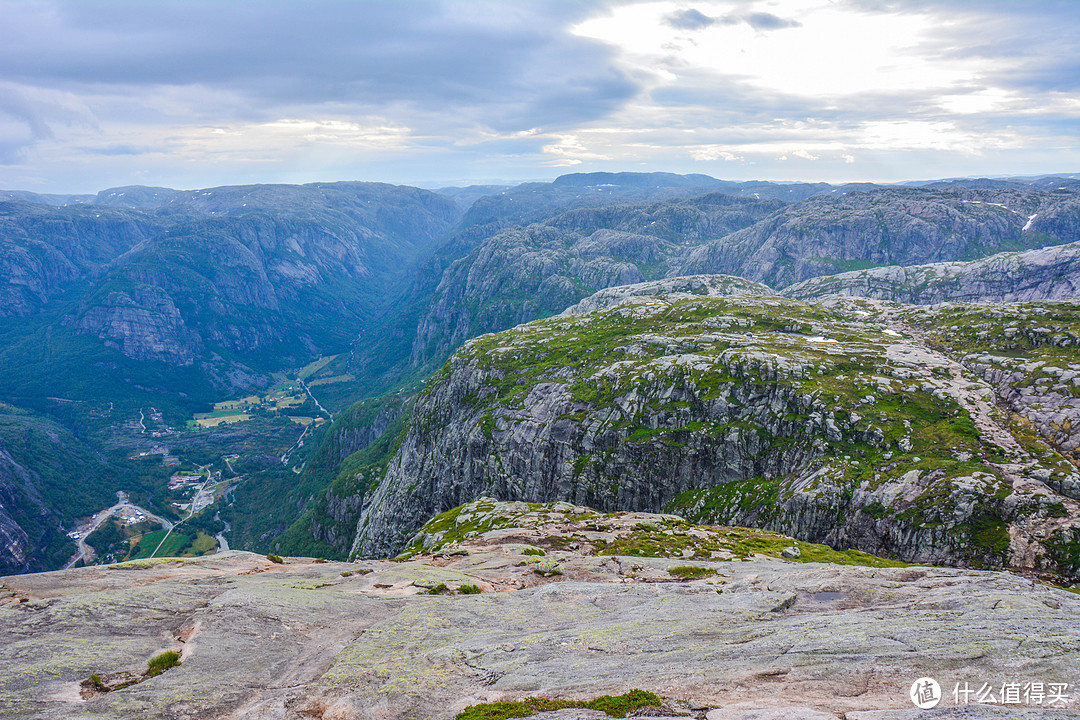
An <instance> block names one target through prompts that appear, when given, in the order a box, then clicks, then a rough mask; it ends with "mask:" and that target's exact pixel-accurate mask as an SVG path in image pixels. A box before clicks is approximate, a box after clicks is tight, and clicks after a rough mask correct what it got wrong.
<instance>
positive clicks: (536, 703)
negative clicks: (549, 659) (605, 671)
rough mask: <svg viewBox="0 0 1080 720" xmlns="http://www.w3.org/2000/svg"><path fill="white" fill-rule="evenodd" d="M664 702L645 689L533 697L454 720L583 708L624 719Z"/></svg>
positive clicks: (470, 710) (499, 719)
mask: <svg viewBox="0 0 1080 720" xmlns="http://www.w3.org/2000/svg"><path fill="white" fill-rule="evenodd" d="M662 704H663V703H662V702H661V700H660V698H659V697H658V696H657V695H654V694H653V693H650V692H645V691H644V690H631V691H630V692H628V693H625V694H623V695H614V696H612V695H602V696H600V697H598V698H595V699H593V700H556V699H552V698H545V697H530V698H526V699H524V700H519V701H517V702H496V703H484V704H483V705H470V706H469V707H467V708H465V710H463V711H462V712H460V713H458V714H457V717H456V719H455V720H505V719H506V718H521V717H529V716H530V715H535V714H537V713H541V712H551V711H554V710H564V709H567V708H580V709H587V710H599V711H600V712H603V713H605V714H607V715H608V717H616V718H624V717H626V716H627V715H629V714H630V713H631V712H634V711H636V710H642V709H644V708H647V707H660V706H661V705H662Z"/></svg>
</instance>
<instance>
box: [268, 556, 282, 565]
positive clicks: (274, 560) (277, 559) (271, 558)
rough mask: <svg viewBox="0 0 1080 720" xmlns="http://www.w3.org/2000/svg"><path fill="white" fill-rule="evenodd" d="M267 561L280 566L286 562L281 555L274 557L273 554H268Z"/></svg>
mask: <svg viewBox="0 0 1080 720" xmlns="http://www.w3.org/2000/svg"><path fill="white" fill-rule="evenodd" d="M266 559H267V560H269V561H270V562H272V563H277V564H279V565H282V564H284V563H285V560H284V559H283V558H282V557H281V556H280V555H274V554H273V553H270V554H268V555H267V556H266Z"/></svg>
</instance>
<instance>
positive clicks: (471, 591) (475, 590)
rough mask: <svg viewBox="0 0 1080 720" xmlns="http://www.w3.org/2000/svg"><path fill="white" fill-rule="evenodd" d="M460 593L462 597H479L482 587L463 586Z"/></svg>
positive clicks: (459, 589)
mask: <svg viewBox="0 0 1080 720" xmlns="http://www.w3.org/2000/svg"><path fill="white" fill-rule="evenodd" d="M458 592H459V593H461V594H462V595H479V594H480V586H479V585H462V586H460V587H458Z"/></svg>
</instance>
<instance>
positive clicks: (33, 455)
mask: <svg viewBox="0 0 1080 720" xmlns="http://www.w3.org/2000/svg"><path fill="white" fill-rule="evenodd" d="M1078 241H1080V181H1077V180H1075V179H1073V178H1064V177H1047V178H1038V179H1008V180H986V179H958V180H952V181H943V182H934V183H924V184H921V185H916V184H908V185H903V186H879V185H872V184H855V185H828V184H825V183H802V184H799V183H796V184H781V183H766V182H755V183H734V182H727V181H721V180H716V179H714V178H709V177H707V176H699V175H691V176H679V175H671V174H663V173H592V174H581V175H567V176H563V177H560V178H558V179H556V180H555V181H553V182H551V183H528V184H525V185H521V186H516V187H504V186H479V187H477V186H474V187H470V188H444V189H442V190H440V191H427V190H421V189H418V188H409V187H400V186H390V185H383V184H378V183H314V184H309V185H301V186H288V185H254V186H238V187H222V188H210V189H205V190H194V191H178V190H171V189H167V188H146V187H125V188H114V189H111V190H105V191H102V192H101V193H98V194H97V195H85V196H45V195H35V194H33V193H26V192H5V193H0V368H2V369H3V372H2V373H0V402H2V403H3V405H2V406H0V409H2V410H3V413H4V414H3V417H4V418H5V420H4V423H5V424H4V428H5V431H4V434H3V436H0V498H3V511H2V512H0V569H3V570H7V571H10V572H25V571H32V570H43V569H51V568H55V567H59V565H60V564H62V561H63V560H66V559H67V557H68V556H70V555H71V554H72V553H74V550H75V547H74V544H73V542H72V541H71V540H69V539H68V534H69V533H70V532H71V531H72V529H74V528H75V527H76V525H77V524H78V522H79V521H81V520H83V519H85V518H87V517H88V516H89V515H91V514H93V512H94V511H96V510H101V509H104V508H106V507H108V506H109V505H110V504H111V503H112V502H113V498H115V497H116V493H117V492H118V491H121V492H124V493H126V494H127V496H129V497H132V498H133V499H134V500H135V501H137V502H138V503H140V504H141V505H142V506H143V507H146V508H149V509H150V510H153V511H155V512H157V513H159V514H162V515H164V516H167V517H171V518H173V520H176V521H179V520H185V518H184V515H185V513H188V512H190V513H191V514H192V515H193V516H194V515H195V511H194V506H195V505H194V504H193V503H194V500H192V499H191V498H188V500H187V501H186V502H187V503H188V505H186V509H179V508H177V507H174V504H176V505H180V506H184V505H185V503H184V502H180V501H179V500H180V498H179V497H178V496H177V495H176V494H175V492H173V491H171V490H169V489H168V488H166V486H165V484H166V482H167V481H168V480H169V478H170V477H173V476H174V475H175V474H176V473H177V472H178V471H177V470H176V469H175V467H179V468H181V469H183V468H190V471H191V472H202V471H201V470H199V468H205V469H206V472H208V473H212V472H215V471H220V472H221V473H222V474H221V475H220V477H221V484H220V486H219V485H215V487H217V488H218V489H217V490H216V491H215V494H214V496H213V502H212V503H211V504H210V505H208V506H205V507H204V508H201V509H200V512H201V513H203V514H204V515H205V517H204V520H205V523H206V527H205V530H206V531H207V532H210V531H211V530H212V531H214V532H222V533H225V534H224V535H223V537H227V538H229V542H230V543H231V544H232V546H233V547H239V548H243V549H251V550H257V551H261V552H266V551H274V552H279V553H286V554H290V553H291V554H308V555H312V556H316V555H322V556H324V557H335V558H340V559H344V558H346V557H348V556H350V555H352V556H385V555H388V554H394V553H397V552H399V551H400V550H402V549H403V548H404V547H405V546H406V545H407V543H408V541H409V540H410V538H411V537H412V535H413V534H414V533H415V532H416V530H417V529H418V528H419V527H420V526H421V525H423V523H424V522H426V521H427V520H428V519H429V518H430V517H431V516H432V515H434V514H437V513H439V512H442V511H445V510H449V509H450V508H452V507H454V506H456V505H460V504H461V503H465V502H470V501H472V500H475V499H476V498H478V497H480V496H482V495H488V496H494V497H498V498H500V499H503V500H528V501H538V502H539V501H543V502H551V501H556V500H565V501H570V502H573V503H578V504H583V505H591V506H593V507H596V508H598V509H601V510H605V511H615V510H634V511H648V512H679V513H681V514H683V515H685V516H687V517H688V518H691V519H693V520H695V521H700V522H711V523H716V522H719V523H738V524H742V525H752V526H756V527H763V528H768V529H770V530H775V531H779V532H783V533H787V534H790V535H793V536H795V537H797V538H799V539H801V540H806V541H809V542H824V543H828V544H830V545H833V546H838V547H839V546H843V547H853V548H858V549H860V550H866V551H869V552H874V553H877V554H882V555H886V556H889V557H894V558H896V559H898V560H905V561H917V562H924V561H925V562H935V563H944V564H953V565H965V566H980V567H995V568H996V567H1016V568H1027V569H1029V570H1031V571H1033V572H1042V573H1048V574H1052V575H1054V576H1057V577H1061V578H1067V579H1071V578H1075V577H1076V573H1077V571H1078V569H1080V560H1077V559H1076V556H1075V555H1076V552H1077V551H1076V548H1077V547H1080V544H1078V543H1080V529H1078V527H1077V526H1075V525H1074V524H1073V521H1074V520H1077V519H1080V515H1078V514H1077V510H1076V502H1077V501H1080V491H1078V490H1077V487H1078V481H1077V477H1078V475H1077V472H1076V469H1075V466H1074V465H1073V462H1074V460H1075V457H1074V455H1073V453H1074V451H1075V447H1076V445H1075V438H1074V435H1073V432H1072V430H1071V428H1072V427H1073V426H1074V425H1075V426H1077V427H1080V424H1077V423H1078V422H1080V418H1074V417H1073V415H1074V414H1075V413H1076V412H1077V410H1078V407H1080V406H1078V401H1077V400H1076V394H1075V392H1074V388H1075V387H1076V386H1075V385H1074V384H1073V382H1072V379H1073V377H1074V376H1075V377H1080V374H1078V373H1080V358H1078V357H1076V356H1075V352H1076V350H1075V347H1076V345H1075V343H1076V341H1077V340H1076V338H1077V337H1080V327H1075V326H1074V324H1073V323H1074V313H1073V302H1074V300H1073V298H1074V297H1075V295H1076V290H1075V288H1076V287H1077V283H1078V282H1080V279H1078V278H1077V274H1076V259H1075V258H1076V253H1077V249H1076V247H1077V246H1076V244H1075V243H1077V242H1078ZM941 303H959V304H953V305H941ZM927 306H929V307H927ZM943 326H944V327H949V328H952V329H951V331H949V332H945V333H943V332H941V328H942V327H943ZM492 333H494V334H492ZM288 393H293V395H288ZM286 395H288V397H290V398H294V399H293V400H282V402H280V403H278V404H276V405H275V404H274V403H277V402H278V396H281V397H282V398H284V397H285V396H286ZM230 403H233V404H235V408H240V409H234V405H230ZM290 403H291V405H290ZM271 406H273V407H271ZM267 408H270V409H269V410H268V409H267ZM241 410H243V413H241ZM230 412H231V413H233V414H232V415H229V414H228V413H230ZM242 414H246V415H248V416H251V417H250V418H245V419H243V420H239V419H238V418H241V415H242ZM214 415H216V416H218V417H227V418H228V422H226V423H225V424H222V425H219V426H216V427H214V426H213V425H214V422H212V421H213V420H214V418H213V417H209V418H201V419H200V416H214ZM193 418H194V419H193ZM291 418H296V419H295V420H294V421H291V422H290V419H291ZM234 421H235V422H236V424H231V423H233V422H234ZM260 423H261V424H260ZM305 423H306V424H305ZM233 456H235V457H233ZM226 457H233V459H231V460H229V461H226V460H225V459H224V458H226ZM169 458H174V459H175V461H176V463H177V465H176V466H171V465H168V462H170V460H169ZM71 486H74V487H77V488H78V492H77V493H74V494H70V493H66V492H65V489H64V488H65V487H71ZM200 517H203V516H201V515H200ZM211 517H213V521H211V519H210V518H211ZM195 521H196V520H195V518H192V520H191V522H192V523H195ZM226 528H227V529H226ZM193 532H194V531H193ZM192 537H194V535H193V536H192Z"/></svg>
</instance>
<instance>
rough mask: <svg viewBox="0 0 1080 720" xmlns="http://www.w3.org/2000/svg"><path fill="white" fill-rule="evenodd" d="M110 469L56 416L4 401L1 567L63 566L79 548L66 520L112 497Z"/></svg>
mask: <svg viewBox="0 0 1080 720" xmlns="http://www.w3.org/2000/svg"><path fill="white" fill-rule="evenodd" d="M106 472H107V468H106V467H105V465H104V463H103V462H102V461H101V459H100V458H99V457H98V456H97V455H96V454H95V453H94V452H93V451H92V450H91V449H90V448H89V447H87V446H86V445H85V444H84V443H83V442H82V441H80V440H78V439H77V438H75V437H74V436H73V435H72V434H71V433H70V432H68V431H67V430H65V429H64V428H62V427H61V426H59V425H58V424H56V423H55V422H52V421H50V420H47V419H44V418H41V417H39V416H36V415H34V414H31V413H28V412H26V411H23V410H18V409H16V408H12V407H11V406H8V405H4V404H2V403H0V572H3V573H20V572H40V571H42V570H48V569H51V568H55V567H59V566H60V564H62V562H63V561H64V560H66V559H67V558H68V557H69V556H70V555H71V554H72V552H73V551H74V545H73V544H72V543H71V541H70V540H68V538H67V537H66V536H65V534H64V531H63V530H62V529H61V526H62V525H64V524H65V523H68V524H69V527H70V522H71V521H72V520H73V519H75V518H76V517H82V516H85V515H89V514H90V513H92V512H94V511H95V510H99V509H101V508H102V507H104V506H105V505H106V504H107V503H108V501H109V497H110V493H109V492H108V490H106V488H105V486H104V483H102V482H101V481H102V479H103V477H104V475H105V473H106ZM114 498H115V496H114Z"/></svg>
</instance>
